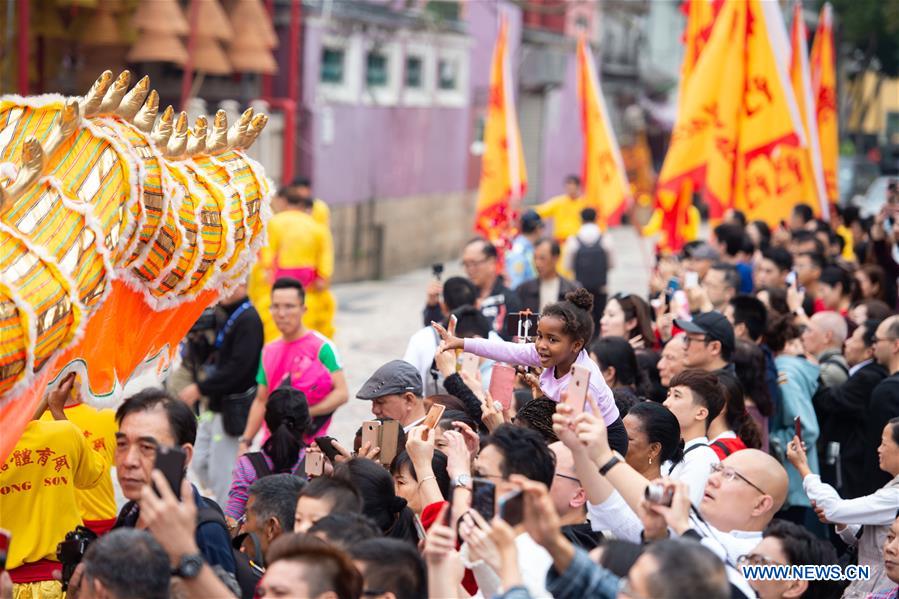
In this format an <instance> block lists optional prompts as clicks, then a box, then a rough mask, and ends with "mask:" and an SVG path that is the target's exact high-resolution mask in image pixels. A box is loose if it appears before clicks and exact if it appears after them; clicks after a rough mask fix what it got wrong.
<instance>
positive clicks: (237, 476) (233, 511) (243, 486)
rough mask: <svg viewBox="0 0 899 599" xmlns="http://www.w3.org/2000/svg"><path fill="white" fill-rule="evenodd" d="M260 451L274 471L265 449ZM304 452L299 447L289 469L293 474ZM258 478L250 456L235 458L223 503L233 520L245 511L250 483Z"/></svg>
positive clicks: (301, 460) (304, 450) (272, 463)
mask: <svg viewBox="0 0 899 599" xmlns="http://www.w3.org/2000/svg"><path fill="white" fill-rule="evenodd" d="M260 453H261V454H262V457H263V458H264V459H265V463H266V464H267V465H268V467H269V469H270V470H272V471H274V469H275V464H274V462H272V459H271V458H270V457H269V456H268V455H267V454H266V453H265V451H261V452H260ZM305 454H306V448H301V449H300V455H299V457H298V458H297V461H296V463H295V464H294V465H293V467H292V468H291V469H290V470H291V472H293V473H294V474H297V469H298V468H299V467H300V464H301V463H302V462H303V458H304V457H305ZM302 474H303V473H300V475H301V476H302ZM258 478H259V477H258V476H256V469H255V468H253V464H252V463H251V462H250V458H248V457H247V456H245V455H242V456H240V457H239V458H237V463H236V464H235V465H234V470H233V471H232V473H231V488H230V489H229V490H228V503H227V504H226V505H225V510H224V511H225V515H226V516H228V517H229V518H233V519H234V520H239V519H240V518H241V517H242V516H243V515H244V512H246V507H247V498H248V497H249V488H250V485H252V484H253V483H254V482H256V480H257V479H258Z"/></svg>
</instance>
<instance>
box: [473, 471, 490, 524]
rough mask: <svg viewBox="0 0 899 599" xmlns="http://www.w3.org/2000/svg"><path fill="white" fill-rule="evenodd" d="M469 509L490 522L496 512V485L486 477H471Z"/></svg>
mask: <svg viewBox="0 0 899 599" xmlns="http://www.w3.org/2000/svg"><path fill="white" fill-rule="evenodd" d="M471 509H473V510H474V511H476V512H477V513H479V514H480V515H481V516H482V517H483V518H484V520H486V521H487V522H490V521H491V520H493V516H494V514H495V513H496V485H494V484H493V483H492V482H490V481H489V480H487V479H486V478H474V479H472V493H471Z"/></svg>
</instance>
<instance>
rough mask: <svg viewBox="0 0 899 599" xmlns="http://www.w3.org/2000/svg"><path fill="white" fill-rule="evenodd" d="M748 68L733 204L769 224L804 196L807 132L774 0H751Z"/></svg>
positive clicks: (809, 201) (810, 200)
mask: <svg viewBox="0 0 899 599" xmlns="http://www.w3.org/2000/svg"><path fill="white" fill-rule="evenodd" d="M744 6H745V10H746V56H747V61H746V73H745V78H746V79H745V84H744V85H745V93H744V96H743V109H742V110H741V112H740V132H739V142H738V145H737V163H736V177H735V184H734V196H733V199H734V201H733V207H734V208H736V209H738V210H742V211H743V212H745V213H746V216H747V218H751V219H762V220H764V221H766V222H767V223H768V224H769V225H771V226H773V225H775V224H777V223H778V222H780V221H781V220H784V219H786V218H788V217H789V214H790V211H791V210H792V208H793V206H795V205H796V204H798V203H807V204H813V203H815V201H814V198H807V197H805V195H804V193H805V191H806V185H805V183H804V179H803V160H804V154H803V151H802V146H804V145H805V135H804V133H803V128H802V120H801V117H800V113H799V106H798V104H797V102H796V98H795V96H794V94H793V88H792V85H791V84H790V79H789V75H788V73H787V64H788V63H787V53H788V52H789V41H788V38H787V32H786V27H785V26H784V22H783V16H782V15H781V12H780V9H779V7H778V6H777V4H776V3H772V2H762V1H761V0H750V1H749V2H746V3H745V5H744Z"/></svg>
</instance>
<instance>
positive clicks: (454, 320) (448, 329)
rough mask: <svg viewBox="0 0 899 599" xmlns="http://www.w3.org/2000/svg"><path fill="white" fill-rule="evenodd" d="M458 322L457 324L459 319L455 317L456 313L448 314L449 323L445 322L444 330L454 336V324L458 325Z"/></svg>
mask: <svg viewBox="0 0 899 599" xmlns="http://www.w3.org/2000/svg"><path fill="white" fill-rule="evenodd" d="M458 324H459V319H458V318H457V317H456V315H455V314H450V317H449V323H448V324H447V327H446V332H447V333H449V334H450V335H452V336H454V337H455V336H456V325H458Z"/></svg>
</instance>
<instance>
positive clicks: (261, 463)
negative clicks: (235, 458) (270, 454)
mask: <svg viewBox="0 0 899 599" xmlns="http://www.w3.org/2000/svg"><path fill="white" fill-rule="evenodd" d="M244 455H245V456H246V458H247V459H248V460H250V465H251V466H253V470H255V471H256V478H257V479H259V478H263V477H265V476H268V475H269V474H272V469H271V468H269V467H268V464H267V463H266V462H265V457H264V456H263V455H262V452H261V451H251V452H250V453H245V454H244Z"/></svg>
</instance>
